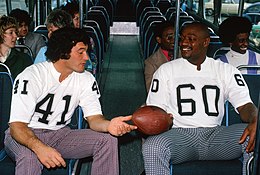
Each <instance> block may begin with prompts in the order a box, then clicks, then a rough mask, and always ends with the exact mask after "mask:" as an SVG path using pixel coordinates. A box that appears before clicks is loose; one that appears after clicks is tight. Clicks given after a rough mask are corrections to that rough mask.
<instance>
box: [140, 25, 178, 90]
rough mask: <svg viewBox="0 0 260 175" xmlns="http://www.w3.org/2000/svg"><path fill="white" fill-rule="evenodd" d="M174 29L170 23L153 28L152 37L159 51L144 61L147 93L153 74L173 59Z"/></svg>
mask: <svg viewBox="0 0 260 175" xmlns="http://www.w3.org/2000/svg"><path fill="white" fill-rule="evenodd" d="M174 34H175V29H174V26H173V24H172V23H170V22H167V21H164V22H161V23H160V24H158V25H157V26H156V27H155V31H154V37H155V39H156V42H157V43H158V45H159V49H158V50H157V51H156V52H155V53H153V54H152V55H151V56H149V57H148V58H147V59H145V62H144V76H145V84H146V90H147V92H148V91H149V89H150V84H151V81H152V78H153V74H154V72H155V71H156V70H157V69H158V68H159V67H160V66H161V65H162V64H163V63H166V62H168V61H170V60H171V59H172V58H173V53H174Z"/></svg>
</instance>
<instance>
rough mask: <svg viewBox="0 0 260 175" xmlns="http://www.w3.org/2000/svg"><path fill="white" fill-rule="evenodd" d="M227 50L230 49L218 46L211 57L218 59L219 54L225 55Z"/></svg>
mask: <svg viewBox="0 0 260 175" xmlns="http://www.w3.org/2000/svg"><path fill="white" fill-rule="evenodd" d="M228 51H230V47H220V48H219V49H217V50H216V51H215V52H214V54H213V58H214V59H218V58H219V57H220V56H222V55H225V54H226V53H227V52H228Z"/></svg>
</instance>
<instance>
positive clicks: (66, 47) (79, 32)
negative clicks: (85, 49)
mask: <svg viewBox="0 0 260 175" xmlns="http://www.w3.org/2000/svg"><path fill="white" fill-rule="evenodd" d="M78 42H83V43H84V44H86V45H88V46H89V44H90V39H89V37H88V35H87V33H86V31H84V29H79V28H72V27H64V28H60V29H58V30H56V31H54V32H53V33H52V35H51V37H50V39H49V41H48V47H47V51H46V52H45V55H46V57H47V60H49V61H51V62H56V61H58V60H59V59H69V58H70V53H71V49H72V48H73V47H74V46H75V45H76V44H77V43H78Z"/></svg>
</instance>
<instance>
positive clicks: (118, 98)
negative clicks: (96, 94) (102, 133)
mask: <svg viewBox="0 0 260 175" xmlns="http://www.w3.org/2000/svg"><path fill="white" fill-rule="evenodd" d="M99 84H100V85H99V87H100V92H101V104H102V110H103V113H104V115H105V116H106V117H107V118H108V119H111V118H113V117H116V116H125V115H130V114H132V113H133V112H134V111H135V110H136V109H137V108H138V107H139V106H141V105H142V104H143V103H144V102H145V98H146V91H145V83H144V76H143V60H142V56H141V54H140V48H139V43H138V35H111V36H110V45H109V47H108V51H107V52H106V53H105V58H104V62H103V69H102V74H101V79H100V83H99ZM118 141H119V161H120V174H121V175H140V174H141V173H142V172H143V169H144V168H143V160H142V154H141V137H140V136H139V135H138V134H137V132H135V131H134V132H131V133H130V134H126V135H124V136H122V137H119V138H118ZM86 171H89V169H88V167H87V165H86V166H84V165H83V166H82V169H81V172H82V173H80V174H87V173H86Z"/></svg>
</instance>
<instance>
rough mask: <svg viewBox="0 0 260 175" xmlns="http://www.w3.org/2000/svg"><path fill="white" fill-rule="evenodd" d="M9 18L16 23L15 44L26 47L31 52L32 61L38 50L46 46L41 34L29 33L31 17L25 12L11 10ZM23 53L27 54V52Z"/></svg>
mask: <svg viewBox="0 0 260 175" xmlns="http://www.w3.org/2000/svg"><path fill="white" fill-rule="evenodd" d="M9 16H11V17H14V18H15V19H16V21H17V23H18V38H17V43H18V44H21V45H26V46H28V47H29V48H30V49H31V51H32V54H33V55H32V57H33V59H34V58H35V57H36V55H37V54H38V52H39V50H40V49H41V48H42V47H44V46H46V43H45V40H44V39H43V37H42V35H41V34H39V33H34V32H30V31H29V26H30V24H31V17H30V15H29V13H28V12H27V11H25V10H21V9H18V8H17V9H14V10H12V11H11V12H10V14H9ZM25 52H26V53H28V51H25Z"/></svg>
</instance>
